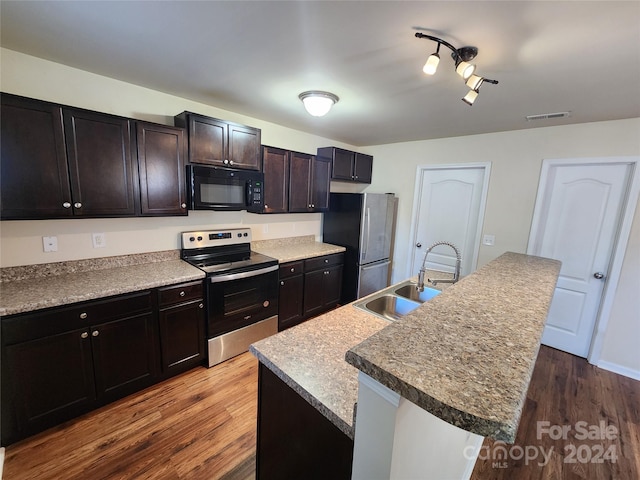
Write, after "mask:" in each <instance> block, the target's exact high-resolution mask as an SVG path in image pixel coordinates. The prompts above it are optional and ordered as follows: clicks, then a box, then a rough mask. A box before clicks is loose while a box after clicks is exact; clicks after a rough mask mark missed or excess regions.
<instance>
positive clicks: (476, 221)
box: [409, 163, 490, 275]
mask: <svg viewBox="0 0 640 480" xmlns="http://www.w3.org/2000/svg"><path fill="white" fill-rule="evenodd" d="M489 170H490V164H488V163H486V164H471V165H439V166H422V167H418V177H417V180H416V192H415V196H414V198H415V204H414V209H413V212H414V213H413V234H412V245H411V252H412V254H411V257H410V258H411V260H410V272H409V274H410V275H416V274H417V273H418V271H419V270H420V267H421V266H422V262H423V259H424V255H425V253H426V251H427V249H428V248H429V246H430V245H432V244H434V243H436V242H439V241H446V242H450V243H453V244H454V245H455V246H456V247H458V249H459V250H460V253H461V254H462V265H461V274H462V275H468V274H469V273H471V272H473V271H474V270H475V269H476V265H477V261H478V249H479V247H480V232H481V229H482V219H483V217H484V205H485V202H486V195H487V187H488V183H489ZM455 260H456V256H455V253H454V251H453V250H452V249H451V248H449V247H447V246H438V247H436V248H435V249H433V251H432V252H431V254H429V258H427V268H429V269H433V270H442V271H447V272H453V271H454V267H455Z"/></svg>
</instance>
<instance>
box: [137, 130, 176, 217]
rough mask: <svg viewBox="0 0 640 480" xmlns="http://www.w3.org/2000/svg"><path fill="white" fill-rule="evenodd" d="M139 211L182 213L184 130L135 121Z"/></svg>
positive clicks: (160, 213)
mask: <svg viewBox="0 0 640 480" xmlns="http://www.w3.org/2000/svg"><path fill="white" fill-rule="evenodd" d="M137 137H138V142H137V143H138V169H139V172H140V210H141V212H142V214H143V215H186V214H187V199H186V188H185V186H186V184H185V142H184V130H183V129H181V128H174V127H166V126H163V125H155V124H151V123H143V122H138V123H137Z"/></svg>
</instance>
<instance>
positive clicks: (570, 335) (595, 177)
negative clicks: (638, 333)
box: [527, 163, 632, 357]
mask: <svg viewBox="0 0 640 480" xmlns="http://www.w3.org/2000/svg"><path fill="white" fill-rule="evenodd" d="M631 168H632V167H631V165H630V164H628V163H564V164H563V163H558V164H545V165H544V166H543V170H542V174H541V177H540V186H539V188H538V198H537V200H536V206H535V212H534V221H533V224H532V227H531V234H530V237H529V246H528V250H527V251H528V253H530V254H532V255H539V256H542V257H548V258H554V259H557V260H560V261H561V262H562V268H561V270H560V276H559V278H558V283H557V286H556V290H555V293H554V296H553V300H552V302H551V307H550V309H549V315H548V317H547V323H546V326H545V329H544V334H543V337H542V343H544V344H545V345H549V346H551V347H554V348H557V349H560V350H563V351H566V352H569V353H572V354H574V355H578V356H581V357H586V356H587V354H588V353H589V346H590V344H591V338H592V335H593V331H594V325H595V322H596V318H597V315H598V310H599V307H600V301H601V299H602V293H603V289H604V286H605V282H606V280H607V275H608V272H609V269H610V262H611V259H612V258H613V250H614V247H615V243H616V235H617V232H618V231H619V226H620V222H621V219H622V214H623V211H624V206H625V201H626V193H627V189H628V187H629V185H630V178H631V177H630V176H631V173H632V172H631Z"/></svg>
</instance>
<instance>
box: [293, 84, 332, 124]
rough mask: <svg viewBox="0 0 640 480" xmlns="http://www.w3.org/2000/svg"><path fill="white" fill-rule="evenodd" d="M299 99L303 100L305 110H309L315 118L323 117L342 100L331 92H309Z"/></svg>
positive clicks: (302, 94) (301, 95)
mask: <svg viewBox="0 0 640 480" xmlns="http://www.w3.org/2000/svg"><path fill="white" fill-rule="evenodd" d="M298 98H299V99H300V100H302V103H303V104H304V108H306V109H307V112H309V114H310V115H313V116H314V117H323V116H325V115H326V114H327V113H329V110H331V107H333V105H334V104H335V103H338V100H340V99H339V98H338V97H337V96H336V95H334V94H333V93H329V92H321V91H319V90H309V91H308V92H302V93H301V94H300V95H298Z"/></svg>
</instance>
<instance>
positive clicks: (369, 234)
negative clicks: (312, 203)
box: [322, 193, 397, 304]
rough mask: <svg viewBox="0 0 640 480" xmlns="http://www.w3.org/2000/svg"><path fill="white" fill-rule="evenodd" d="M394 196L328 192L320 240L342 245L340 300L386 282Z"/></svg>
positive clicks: (348, 299) (346, 300) (361, 295)
mask: <svg viewBox="0 0 640 480" xmlns="http://www.w3.org/2000/svg"><path fill="white" fill-rule="evenodd" d="M396 200H397V199H396V197H395V196H394V195H393V194H392V193H332V194H331V197H330V199H329V211H328V212H325V214H324V219H323V227H322V231H323V241H325V242H327V243H332V244H334V245H341V246H343V247H346V251H345V258H344V260H345V261H344V277H343V279H342V297H341V302H342V303H343V304H345V303H349V302H352V301H353V300H356V299H358V298H361V297H364V296H366V295H369V294H370V293H373V292H376V291H378V290H380V289H382V288H384V287H386V286H388V284H389V274H390V270H389V269H390V265H391V249H392V239H393V230H394V224H395V214H396Z"/></svg>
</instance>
